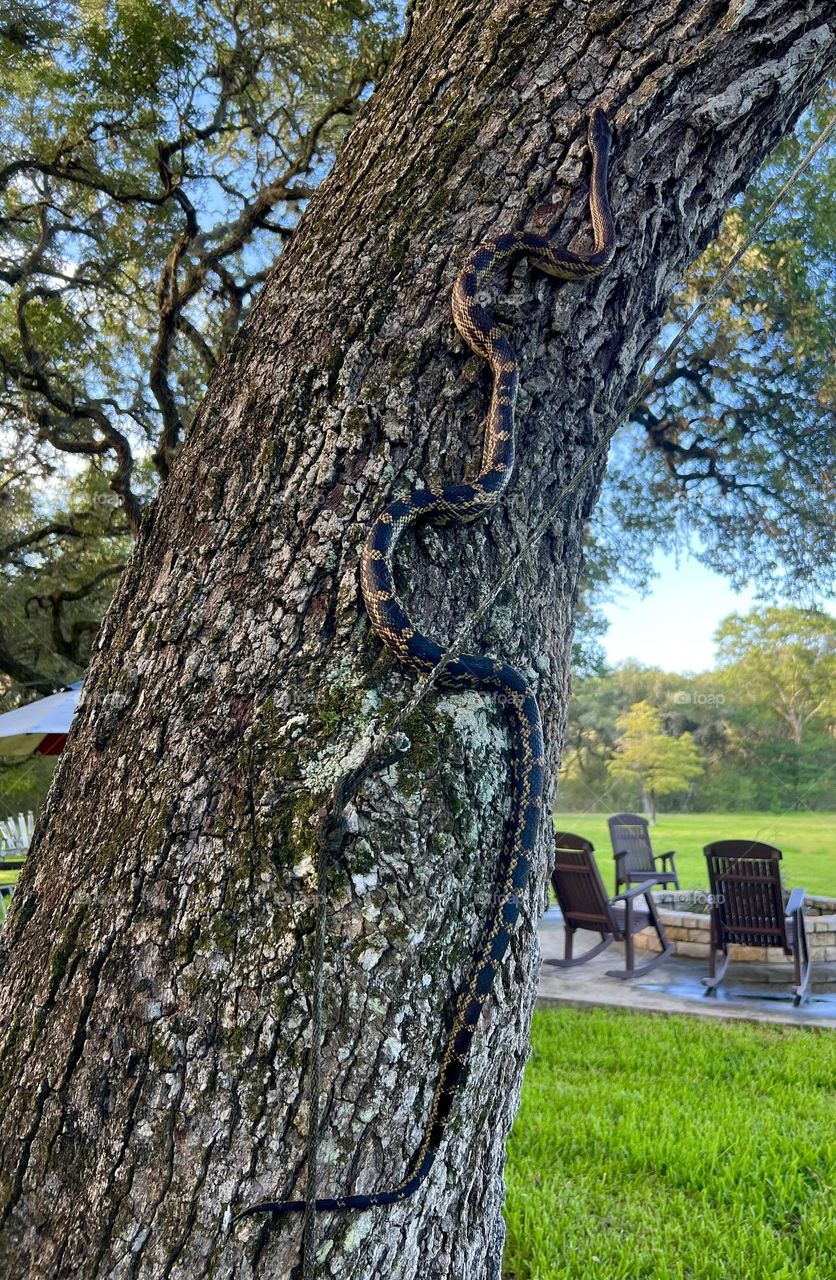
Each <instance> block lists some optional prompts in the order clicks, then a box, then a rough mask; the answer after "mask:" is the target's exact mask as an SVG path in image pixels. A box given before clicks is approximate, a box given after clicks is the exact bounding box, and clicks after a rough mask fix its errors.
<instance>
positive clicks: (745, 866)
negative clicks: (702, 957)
mask: <svg viewBox="0 0 836 1280" xmlns="http://www.w3.org/2000/svg"><path fill="white" fill-rule="evenodd" d="M704 853H705V858H706V862H707V863H708V879H709V884H710V886H711V958H710V961H709V969H708V977H707V978H703V980H702V981H703V984H704V986H705V987H706V988H707V992H706V994H707V995H713V994H714V993H715V992H716V990H717V988H718V987H719V985H720V983H721V982H722V981H723V978H724V977H725V975H726V969H727V968H728V965H729V947H730V946H732V945H738V946H744V947H781V948H782V950H783V952H784V954H785V955H787V956H791V957H792V960H793V965H794V969H795V985H794V995H795V1003H796V1005H800V1004H801V1002H802V1001H803V1000H804V998H805V997H806V995H807V991H808V987H809V985H810V949H809V947H808V945H807V930H806V927H805V923H804V890H803V889H793V891H792V893H791V894H790V896H789V900H788V901H787V902H786V906H785V905H784V902H785V898H784V891H783V887H782V884H781V868H780V862H781V850H780V849H773V848H772V846H771V845H768V844H759V843H758V841H756V840H718V841H716V842H715V843H714V844H707V845H706V846H705V849H704ZM718 956H719V962H718Z"/></svg>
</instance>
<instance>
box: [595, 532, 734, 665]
mask: <svg viewBox="0 0 836 1280" xmlns="http://www.w3.org/2000/svg"><path fill="white" fill-rule="evenodd" d="M654 567H655V569H656V570H657V571H658V574H659V576H658V577H657V578H654V579H652V581H651V592H650V595H648V596H645V597H642V596H641V595H639V593H638V592H637V591H623V592H620V593H619V595H618V598H617V600H616V601H615V602H614V603H612V604H608V605H606V606H605V608H604V613H605V615H606V617H607V619H608V621H609V624H610V629H609V631H608V632H607V634H606V635H605V636H604V637H603V639H602V643H603V646H604V650H605V652H606V655H607V660H608V661H609V662H610V663H616V662H623V661H624V660H625V659H627V658H634V659H635V660H636V661H637V662H641V663H643V664H644V665H645V666H649V667H661V668H662V669H663V670H665V671H682V672H684V671H706V670H709V669H710V668H711V667H713V666H714V643H713V641H712V639H711V637H712V634H713V633H714V631H715V629H716V627H717V625H718V623H719V622H720V621H721V620H722V619H723V618H725V617H726V615H727V614H729V613H734V612H738V613H746V612H748V610H749V609H751V608H752V607H753V605H754V604H755V593H754V591H752V590H743V591H735V590H734V589H733V588H732V587H731V586H729V583H728V581H727V579H726V578H722V577H720V575H719V574H717V573H712V571H711V570H710V569H706V568H705V567H704V566H703V565H701V564H699V563H698V562H697V561H696V560H693V559H691V557H690V556H680V557H679V558H678V560H677V557H675V556H672V555H661V554H659V555H657V556H656V557H655V558H654Z"/></svg>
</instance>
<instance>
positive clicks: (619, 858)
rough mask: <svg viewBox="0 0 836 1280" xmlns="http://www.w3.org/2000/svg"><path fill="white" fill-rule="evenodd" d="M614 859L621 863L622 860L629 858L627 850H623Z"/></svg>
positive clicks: (615, 854) (614, 855)
mask: <svg viewBox="0 0 836 1280" xmlns="http://www.w3.org/2000/svg"><path fill="white" fill-rule="evenodd" d="M613 857H614V858H615V860H616V862H620V861H621V859H622V858H626V857H627V850H626V849H622V851H621V853H614V854H613Z"/></svg>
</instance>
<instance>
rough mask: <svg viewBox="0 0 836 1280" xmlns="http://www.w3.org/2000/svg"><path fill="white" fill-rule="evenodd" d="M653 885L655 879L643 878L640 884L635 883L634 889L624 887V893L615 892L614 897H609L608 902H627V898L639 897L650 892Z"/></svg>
mask: <svg viewBox="0 0 836 1280" xmlns="http://www.w3.org/2000/svg"><path fill="white" fill-rule="evenodd" d="M655 887H656V881H655V880H644V881H643V882H642V883H641V884H637V885H636V887H635V889H626V890H625V891H624V893H617V894H616V895H615V897H614V898H610V902H627V901H628V899H632V898H640V897H642V896H643V895H644V894H645V893H650V891H651V889H655Z"/></svg>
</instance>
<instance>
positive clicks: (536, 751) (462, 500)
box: [240, 107, 615, 1217]
mask: <svg viewBox="0 0 836 1280" xmlns="http://www.w3.org/2000/svg"><path fill="white" fill-rule="evenodd" d="M610 143H611V134H610V127H609V123H608V121H607V118H606V116H605V115H604V112H603V111H602V110H601V109H600V107H596V108H595V109H594V110H593V112H592V115H591V117H590V121H589V145H590V149H591V152H592V181H591V185H590V197H589V209H590V217H591V221H592V229H593V234H594V246H595V247H594V249H593V252H592V253H588V254H578V253H573V252H571V251H570V250H569V249H561V248H557V247H555V246H553V245H551V244H550V243H549V241H548V240H547V239H546V238H545V237H543V236H539V235H534V234H532V233H530V232H527V231H511V232H508V233H507V234H506V235H501V236H498V237H497V238H496V239H494V240H489V241H487V242H486V243H484V244H483V245H481V246H480V247H479V248H478V249H476V250H474V252H473V253H471V255H470V257H469V258H468V259H467V261H466V262H465V264H464V266H463V267H462V269H461V271H460V272H459V274H458V276H457V277H456V281H455V284H454V286H453V320H454V322H455V325H456V328H457V329H458V331H459V333H460V334H461V336H462V337H463V338H464V340H465V342H466V343H467V345H468V346H469V347H470V348H471V350H472V351H474V352H475V353H476V354H477V355H479V356H482V357H483V358H484V359H485V360H486V361H487V362H488V364H489V365H490V368H491V372H492V374H493V389H492V392H491V401H490V407H489V409H488V416H487V421H486V424H485V440H484V448H483V452H482V465H481V469H480V471H479V474H478V476H477V477H476V479H475V480H473V481H471V482H463V483H460V484H454V485H447V486H445V487H444V488H441V489H439V488H433V487H432V486H428V487H426V488H422V489H414V490H413V491H412V493H410V494H409V496H408V497H407V498H402V499H399V500H398V501H396V502H393V503H392V504H391V505H390V506H388V507H387V508H386V509H385V511H383V512H381V514H380V515H379V516H378V518H377V520H376V521H375V522H374V524H373V525H372V527H371V530H370V531H369V535H368V538H367V539H366V544H365V547H364V549H363V556H362V562H361V581H362V589H363V598H364V600H365V604H366V609H367V611H368V614H369V618H370V619H371V623H372V626H373V627H374V630H375V631H376V632H377V634H378V636H379V637H380V638H381V640H382V641H383V643H384V644H385V645H386V646H387V648H389V649H390V650H391V651H392V653H394V654H395V655H396V657H398V658H399V659H400V660H401V662H403V663H404V665H406V666H408V667H410V668H411V669H412V670H413V671H418V672H422V673H423V672H429V671H432V670H433V669H434V668H435V667H436V666H437V665H438V663H439V662H440V661H441V659H442V658H443V657H444V654H445V650H444V647H443V646H442V645H440V644H438V643H437V642H436V641H435V640H431V639H430V638H429V637H428V636H425V635H422V634H421V632H420V631H418V630H416V628H415V627H414V626H413V624H412V622H411V620H410V617H409V614H408V613H407V611H406V609H405V608H404V606H403V604H402V603H401V601H400V599H399V598H398V594H397V590H396V587H395V578H394V558H395V550H396V548H397V545H398V542H399V540H400V538H401V536H402V535H403V534H404V533H405V532H406V530H407V529H409V528H410V526H411V525H413V524H415V523H416V522H417V521H419V520H426V519H434V520H436V521H443V522H444V523H447V524H449V523H453V522H458V523H469V522H470V521H472V520H476V519H478V518H479V517H480V516H483V515H486V514H487V512H489V511H490V510H491V508H492V507H494V506H496V504H497V503H498V502H499V500H500V499H501V497H502V495H503V494H504V492H505V490H506V488H507V487H508V484H509V482H510V479H511V475H512V472H513V468H514V404H515V401H516V397H517V386H518V382H519V371H518V367H517V360H516V357H515V355H514V352H513V349H512V347H511V344H510V343H509V342H508V340H507V338H506V337H505V336H504V335H503V333H502V332H501V330H500V329H499V328H498V327H497V326H496V324H495V323H494V321H493V320H492V318H491V316H490V314H489V313H488V312H487V311H486V310H485V309H484V307H482V306H481V305H480V303H479V302H477V300H476V299H477V296H478V293H479V290H480V288H481V287H482V286H483V285H484V284H485V283H486V282H487V281H488V280H489V279H490V277H491V276H493V275H495V274H496V273H497V272H499V271H500V270H502V269H503V268H505V267H507V266H509V265H510V264H511V263H512V262H514V261H515V260H516V259H517V258H519V257H526V258H527V259H528V260H529V262H530V263H531V264H532V265H533V266H536V267H537V268H538V269H539V270H541V271H544V272H546V273H547V274H548V275H552V276H557V277H559V278H560V279H563V280H586V279H588V278H589V277H590V276H595V275H598V274H599V273H600V272H602V271H604V270H605V269H606V267H607V266H608V265H609V263H610V262H611V261H612V256H613V251H614V247H615V233H614V229H613V222H612V215H611V213H610V207H609V200H608V197H607V169H608V164H609V152H610ZM438 683H439V685H440V686H441V687H444V688H451V689H480V690H487V691H488V692H490V693H492V694H495V695H497V696H498V697H500V698H501V700H502V703H503V706H504V709H505V712H506V715H507V718H508V724H509V730H510V736H511V744H512V788H513V798H512V805H511V813H510V816H509V819H508V822H507V825H506V830H505V835H504V841H503V850H502V856H501V859H500V862H499V867H498V874H497V880H496V885H495V893H494V896H493V899H492V904H493V905H492V909H491V913H490V915H489V916H488V918H487V919H486V920H485V921H484V924H483V928H482V932H481V935H480V939H479V942H478V944H477V947H476V951H475V954H474V957H473V961H472V965H471V969H470V973H469V976H468V977H467V979H466V981H465V983H464V985H463V986H462V988H461V989H460V991H459V993H458V995H457V997H456V1004H455V1012H454V1016H453V1020H452V1027H451V1030H450V1034H449V1036H448V1040H447V1044H446V1047H445V1050H444V1054H443V1057H442V1059H441V1066H440V1069H439V1074H438V1080H437V1083H436V1086H435V1091H434V1093H433V1098H432V1103H431V1107H430V1114H429V1118H428V1120H427V1123H426V1126H425V1130H424V1136H423V1139H422V1141H421V1144H420V1146H419V1147H418V1150H417V1151H416V1152H415V1154H414V1155H413V1157H412V1159H411V1160H410V1162H409V1165H408V1166H407V1169H406V1171H405V1173H404V1176H403V1178H402V1179H401V1181H400V1182H398V1183H397V1185H395V1186H394V1187H391V1188H389V1189H388V1190H385V1191H375V1192H370V1193H369V1194H367V1195H345V1196H337V1197H335V1198H323V1199H318V1200H316V1202H315V1207H316V1208H317V1209H322V1210H329V1209H331V1210H346V1209H368V1208H371V1207H373V1206H375V1205H385V1204H393V1203H395V1201H398V1200H403V1199H405V1198H406V1197H407V1196H410V1195H412V1193H413V1192H415V1191H417V1189H418V1188H419V1187H420V1186H421V1183H422V1182H423V1181H424V1179H425V1178H426V1176H427V1174H428V1173H429V1171H430V1169H431V1168H432V1165H433V1161H434V1160H435V1156H436V1153H437V1151H438V1149H439V1146H440V1145H441V1141H442V1139H443V1137H444V1131H445V1127H446V1124H447V1120H448V1117H449V1115H450V1111H451V1108H452V1104H453V1099H454V1097H455V1094H456V1091H457V1089H458V1088H459V1087H460V1086H461V1084H462V1080H463V1077H464V1073H465V1068H466V1064H467V1060H468V1056H469V1053H470V1046H471V1043H472V1040H473V1036H474V1033H475V1031H476V1027H477V1024H478V1022H479V1016H480V1014H481V1012H482V1006H483V1005H484V1003H485V1001H486V1000H487V998H488V995H489V994H490V992H491V989H492V987H493V982H494V977H495V974H496V971H497V969H498V968H499V966H500V964H501V963H502V960H503V957H504V956H505V952H506V950H507V948H508V943H509V938H510V933H511V930H512V929H513V927H514V925H515V923H516V921H517V917H518V915H519V905H518V901H519V895H520V894H521V892H522V890H523V888H524V887H525V884H526V880H527V878H528V869H529V862H530V859H531V855H532V853H533V851H534V846H535V841H536V839H537V830H538V826H539V821H540V811H541V805H542V793H543V770H544V760H543V734H542V728H541V723H540V712H539V710H538V707H537V701H536V698H535V696H534V694H533V692H532V691H531V689H529V688H528V686H527V685H526V683H525V680H524V679H523V677H522V676H521V675H520V673H519V672H518V671H515V670H514V668H513V667H511V666H509V665H508V663H507V662H502V661H501V660H500V659H497V658H487V657H481V656H478V655H475V654H461V655H459V656H458V657H456V658H454V659H453V660H451V661H449V662H448V663H447V665H446V666H445V668H444V670H443V671H442V673H441V676H440V679H439V681H438ZM304 1209H305V1201H304V1200H281V1201H277V1202H273V1201H264V1202H262V1203H260V1204H254V1205H251V1206H250V1207H249V1208H248V1209H245V1210H244V1212H243V1214H241V1215H240V1216H241V1217H243V1216H247V1215H249V1214H256V1213H273V1214H283V1213H294V1212H301V1211H303V1210H304Z"/></svg>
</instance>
